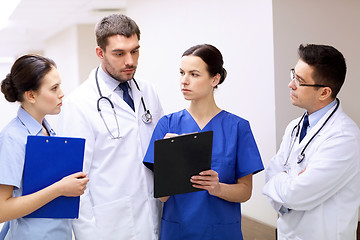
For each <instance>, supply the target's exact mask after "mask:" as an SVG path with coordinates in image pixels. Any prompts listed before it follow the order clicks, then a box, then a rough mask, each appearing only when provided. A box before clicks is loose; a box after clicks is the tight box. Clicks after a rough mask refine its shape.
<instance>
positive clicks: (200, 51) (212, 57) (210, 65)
mask: <svg viewBox="0 0 360 240" xmlns="http://www.w3.org/2000/svg"><path fill="white" fill-rule="evenodd" d="M189 55H191V56H196V57H200V58H201V59H202V60H203V61H204V62H205V63H206V65H207V70H208V72H209V74H210V76H211V77H213V76H215V75H216V74H218V73H219V74H220V76H221V77H220V81H219V84H221V83H222V82H224V80H225V78H226V74H227V73H226V70H225V68H223V64H224V61H223V57H222V55H221V52H220V51H219V49H217V48H216V47H214V46H212V45H210V44H201V45H196V46H193V47H191V48H189V49H188V50H186V51H185V52H184V53H183V55H182V56H189ZM219 84H218V85H219ZM216 87H217V86H216Z"/></svg>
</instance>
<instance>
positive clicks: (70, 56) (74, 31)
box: [44, 24, 98, 131]
mask: <svg viewBox="0 0 360 240" xmlns="http://www.w3.org/2000/svg"><path fill="white" fill-rule="evenodd" d="M95 47H96V41H95V34H94V24H80V25H73V26H71V27H69V28H67V29H65V30H63V31H61V32H59V33H57V34H56V35H54V36H52V37H51V38H49V39H47V40H46V42H45V53H44V55H45V56H46V57H49V58H51V59H53V60H54V61H55V62H56V65H57V68H58V70H59V73H60V76H61V79H62V84H61V88H62V90H63V92H64V94H65V97H66V96H67V95H68V94H69V93H70V92H71V91H73V90H74V89H75V88H76V87H77V86H79V84H81V83H82V82H83V81H85V80H86V78H87V77H88V75H89V73H90V70H91V69H92V68H94V67H95V66H96V65H97V64H98V59H97V56H96V54H95ZM57 118H58V116H57V115H54V116H48V117H47V119H48V120H49V122H50V124H51V126H52V127H53V128H54V129H55V131H56V126H57Z"/></svg>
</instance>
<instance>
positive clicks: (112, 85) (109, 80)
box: [98, 65, 131, 91]
mask: <svg viewBox="0 0 360 240" xmlns="http://www.w3.org/2000/svg"><path fill="white" fill-rule="evenodd" d="M98 74H99V75H100V78H101V79H103V81H104V83H105V84H106V86H107V87H108V88H109V89H110V90H111V91H115V90H116V89H117V88H118V86H119V84H120V82H119V81H118V80H116V79H114V78H113V77H111V76H110V75H109V74H107V73H106V72H105V71H104V70H103V68H102V66H101V65H100V66H99V71H98ZM130 81H131V80H130ZM130 85H131V84H129V81H128V87H129V88H131V87H130Z"/></svg>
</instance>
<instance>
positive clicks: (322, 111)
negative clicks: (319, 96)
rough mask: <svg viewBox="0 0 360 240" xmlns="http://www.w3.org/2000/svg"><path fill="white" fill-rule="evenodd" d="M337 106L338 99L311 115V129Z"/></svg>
mask: <svg viewBox="0 0 360 240" xmlns="http://www.w3.org/2000/svg"><path fill="white" fill-rule="evenodd" d="M335 105H336V99H335V100H334V101H332V102H331V103H329V104H328V105H326V106H325V107H323V108H321V109H319V110H317V111H316V112H313V113H312V114H310V115H309V128H312V127H313V126H315V125H316V124H317V123H318V122H319V120H320V119H321V118H322V117H323V116H324V115H325V114H326V113H327V112H328V111H329V110H330V109H331V108H332V107H333V106H335Z"/></svg>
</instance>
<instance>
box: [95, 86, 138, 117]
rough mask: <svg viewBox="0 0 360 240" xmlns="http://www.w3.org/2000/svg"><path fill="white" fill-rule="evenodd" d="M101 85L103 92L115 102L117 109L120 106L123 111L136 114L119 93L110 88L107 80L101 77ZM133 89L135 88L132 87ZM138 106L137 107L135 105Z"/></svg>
mask: <svg viewBox="0 0 360 240" xmlns="http://www.w3.org/2000/svg"><path fill="white" fill-rule="evenodd" d="M99 85H100V88H101V92H102V94H103V96H105V97H108V98H109V99H110V100H111V101H112V103H113V104H114V107H115V110H116V109H118V108H120V110H121V111H126V112H128V113H130V114H131V115H134V116H135V113H134V111H133V110H132V109H131V107H130V106H129V105H128V104H127V103H126V102H125V101H124V99H122V98H121V97H120V96H119V94H118V93H116V92H115V91H114V90H113V89H109V87H108V86H107V85H106V84H105V82H104V81H103V80H102V79H101V81H100V79H99ZM131 90H133V89H131ZM135 108H136V107H135Z"/></svg>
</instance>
